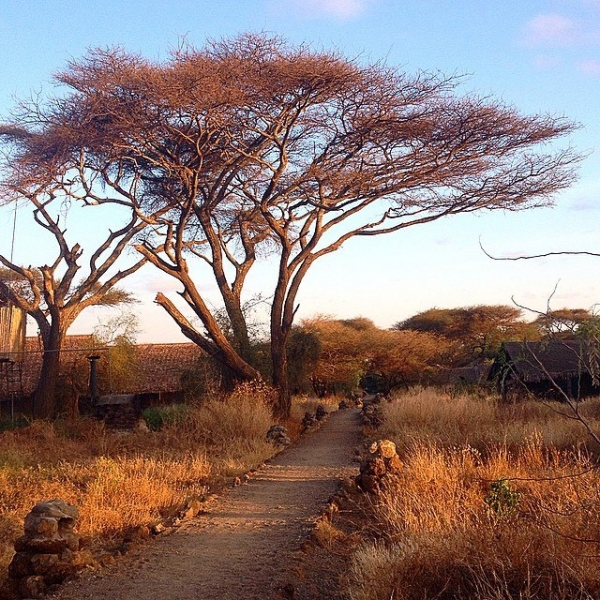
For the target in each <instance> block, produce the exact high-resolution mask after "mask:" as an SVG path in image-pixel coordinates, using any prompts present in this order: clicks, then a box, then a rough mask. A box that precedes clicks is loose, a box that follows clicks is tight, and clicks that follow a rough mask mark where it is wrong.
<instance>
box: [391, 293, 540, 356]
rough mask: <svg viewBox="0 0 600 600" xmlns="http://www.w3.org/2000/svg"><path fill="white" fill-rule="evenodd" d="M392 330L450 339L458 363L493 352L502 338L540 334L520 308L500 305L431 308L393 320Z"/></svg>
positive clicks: (511, 338)
mask: <svg viewBox="0 0 600 600" xmlns="http://www.w3.org/2000/svg"><path fill="white" fill-rule="evenodd" d="M393 329H396V330H399V331H421V332H427V333H434V334H436V335H438V336H442V337H444V338H446V339H447V340H450V341H451V342H453V344H454V349H453V350H454V351H453V352H452V358H453V360H454V361H455V362H456V361H458V362H459V363H461V364H463V363H468V362H471V361H472V360H475V359H477V358H480V357H482V356H483V357H485V356H487V357H489V356H490V355H493V354H495V352H496V351H497V350H498V348H499V347H500V344H501V343H502V342H503V341H509V340H521V339H523V338H527V339H529V340H533V339H536V338H537V337H539V334H538V327H537V325H533V324H530V323H527V322H526V321H524V320H523V313H522V311H521V309H520V308H517V307H515V306H505V305H502V304H500V305H485V304H481V305H477V306H466V307H460V308H430V309H428V310H425V311H423V312H420V313H418V314H416V315H413V316H412V317H409V318H408V319H405V320H404V321H399V322H397V323H395V324H394V325H393Z"/></svg>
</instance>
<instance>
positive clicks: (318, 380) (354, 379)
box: [302, 317, 447, 393]
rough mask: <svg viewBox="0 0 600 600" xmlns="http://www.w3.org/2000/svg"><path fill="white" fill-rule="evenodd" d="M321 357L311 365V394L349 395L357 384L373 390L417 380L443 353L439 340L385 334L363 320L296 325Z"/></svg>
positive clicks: (323, 319)
mask: <svg viewBox="0 0 600 600" xmlns="http://www.w3.org/2000/svg"><path fill="white" fill-rule="evenodd" d="M302 330H304V331H305V332H307V333H310V334H312V335H314V336H315V337H316V338H317V339H318V340H319V342H320V345H321V352H320V355H319V357H318V359H317V360H316V362H315V365H314V370H313V382H314V385H315V390H316V391H317V392H320V393H323V392H325V391H332V392H335V391H351V390H353V389H355V388H356V387H357V386H358V385H359V383H360V382H361V381H365V380H369V381H376V382H377V386H378V391H384V392H389V391H390V390H392V389H393V388H395V387H398V386H400V385H402V386H409V385H414V384H416V383H419V382H421V381H423V379H424V377H426V375H427V373H428V371H431V370H433V369H435V365H436V364H437V362H438V361H439V357H440V355H441V354H443V353H444V352H445V351H446V349H447V343H445V342H444V340H443V338H442V339H440V338H439V337H438V336H436V335H434V334H432V333H424V332H419V331H390V330H387V329H380V328H378V327H377V326H376V325H375V324H374V323H373V322H372V321H370V320H369V319H364V318H358V319H350V320H338V319H333V318H330V317H316V318H313V319H309V320H306V321H303V322H302Z"/></svg>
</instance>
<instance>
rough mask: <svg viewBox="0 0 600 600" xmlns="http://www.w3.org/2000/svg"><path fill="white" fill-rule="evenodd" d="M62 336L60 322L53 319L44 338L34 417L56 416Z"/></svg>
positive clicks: (35, 395) (34, 400)
mask: <svg viewBox="0 0 600 600" xmlns="http://www.w3.org/2000/svg"><path fill="white" fill-rule="evenodd" d="M62 338H63V335H62V332H61V327H60V323H59V322H58V321H55V320H54V319H53V321H52V324H51V325H50V329H49V331H48V334H47V336H45V339H43V345H44V354H43V356H42V369H41V372H40V378H39V380H38V385H37V387H36V390H35V392H34V396H33V416H34V418H40V419H53V418H54V417H56V408H57V402H56V388H57V385H58V379H59V375H60V349H61V346H62Z"/></svg>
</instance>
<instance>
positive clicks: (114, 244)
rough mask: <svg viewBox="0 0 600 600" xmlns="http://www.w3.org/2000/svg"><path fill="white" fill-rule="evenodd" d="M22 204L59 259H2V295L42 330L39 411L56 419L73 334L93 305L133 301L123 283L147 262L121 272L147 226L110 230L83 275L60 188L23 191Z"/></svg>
mask: <svg viewBox="0 0 600 600" xmlns="http://www.w3.org/2000/svg"><path fill="white" fill-rule="evenodd" d="M15 191H17V190H15ZM19 199H20V201H21V202H24V204H23V206H22V207H21V208H20V209H19V210H22V211H24V210H27V209H30V210H31V211H32V213H33V218H34V220H35V223H36V224H37V225H38V226H39V227H40V228H41V231H42V232H46V233H47V234H49V236H50V239H52V240H53V241H54V242H55V246H56V254H55V257H54V260H53V262H51V263H46V264H41V265H40V266H38V267H31V266H29V267H24V266H21V265H19V264H17V263H15V262H13V261H12V260H10V259H9V258H8V257H6V256H3V255H0V264H1V265H2V266H3V268H4V270H3V271H2V272H0V294H1V295H2V296H4V297H5V298H6V299H8V300H9V301H10V302H11V303H12V304H13V305H15V306H17V307H18V308H20V309H21V310H22V311H24V312H25V313H27V314H28V315H29V316H30V317H32V318H33V319H34V321H35V322H36V324H37V326H38V328H39V334H40V337H41V340H42V346H43V358H42V369H41V375H40V379H39V381H38V384H37V388H36V391H35V395H34V411H35V415H36V416H37V417H42V418H52V417H54V416H55V414H56V410H57V385H58V383H59V374H60V355H61V348H62V346H63V342H64V338H65V335H66V334H67V330H68V329H69V327H70V326H71V325H72V324H73V322H74V321H75V319H76V318H77V317H78V316H79V315H80V314H81V313H82V312H83V311H84V310H85V309H86V308H88V307H90V306H118V305H122V304H127V303H131V302H132V301H133V298H132V296H131V295H130V294H129V293H128V292H126V291H124V290H122V289H119V288H118V287H117V284H118V283H119V282H120V281H121V280H122V279H124V278H125V277H127V276H128V275H130V274H132V273H134V272H135V271H137V270H138V269H139V268H140V267H141V266H142V265H143V264H144V263H145V262H146V259H145V258H143V257H138V258H136V260H135V261H133V262H131V261H130V262H129V264H128V266H126V267H123V268H122V269H117V268H116V267H117V264H118V263H117V261H118V260H119V259H120V258H121V255H122V254H123V252H124V251H125V249H126V248H127V247H128V244H129V243H130V242H131V241H132V240H133V239H134V238H135V236H136V235H137V234H138V233H139V231H140V230H141V229H142V228H143V226H144V225H145V224H144V223H143V222H136V221H137V219H136V217H135V215H134V214H133V215H132V216H131V218H130V220H129V221H128V222H126V223H125V224H124V226H122V227H121V228H120V229H118V230H116V231H110V232H109V233H108V235H107V236H106V237H105V238H104V239H103V241H102V242H101V243H100V244H99V245H98V246H97V247H96V248H95V250H94V252H93V253H92V254H91V256H90V258H89V262H88V264H87V268H84V269H83V271H82V257H83V253H84V250H83V248H82V246H81V245H80V244H78V243H74V244H70V243H69V241H68V239H67V236H66V229H64V228H63V227H61V226H60V219H61V210H62V208H63V205H62V201H61V200H59V198H58V190H57V189H56V185H55V186H53V187H45V188H40V187H34V188H32V189H31V190H29V191H26V190H20V191H19ZM44 258H45V257H40V260H44Z"/></svg>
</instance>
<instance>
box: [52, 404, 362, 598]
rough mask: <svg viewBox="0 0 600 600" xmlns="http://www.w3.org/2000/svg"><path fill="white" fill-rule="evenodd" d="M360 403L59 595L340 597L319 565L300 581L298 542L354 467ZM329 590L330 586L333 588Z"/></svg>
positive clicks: (96, 596) (352, 473) (332, 577)
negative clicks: (133, 552)
mask: <svg viewBox="0 0 600 600" xmlns="http://www.w3.org/2000/svg"><path fill="white" fill-rule="evenodd" d="M358 432H359V424H358V417H357V411H355V410H345V411H337V412H335V413H332V414H331V415H329V417H328V418H327V420H326V421H325V423H324V424H323V425H322V426H321V428H320V429H318V430H317V431H314V432H312V433H309V434H307V435H305V436H303V437H302V438H301V439H300V440H299V441H298V442H297V443H296V444H295V445H294V446H293V447H291V448H288V449H287V450H285V451H284V452H282V453H281V454H279V455H278V456H277V457H275V458H274V459H273V460H272V461H270V462H269V463H268V464H267V465H265V466H264V467H262V468H261V469H260V470H258V471H256V472H255V473H254V474H253V476H252V477H251V479H250V480H249V481H248V482H247V483H244V484H242V485H240V486H238V487H234V488H231V489H229V490H227V491H226V492H225V493H224V494H223V495H221V496H220V497H219V498H217V499H216V500H214V501H213V502H212V503H211V504H210V505H209V507H208V512H207V514H202V515H200V516H198V517H196V518H194V519H192V520H190V521H187V522H186V523H185V524H184V525H183V526H182V527H181V528H180V529H179V530H178V531H177V532H176V533H174V534H172V535H170V536H168V537H165V538H164V539H159V540H157V541H155V542H153V543H152V544H149V545H148V546H146V547H145V548H144V550H143V552H141V553H139V554H138V555H137V556H135V557H125V558H124V559H123V561H122V563H121V564H120V565H119V567H118V568H117V569H115V570H114V572H105V573H101V574H91V575H88V576H86V577H83V578H81V579H79V580H77V581H73V582H70V583H68V584H66V585H65V586H64V587H63V589H62V590H61V591H60V592H59V594H58V595H56V596H54V597H55V598H60V599H61V600H87V599H111V600H230V599H231V600H233V599H235V600H258V599H260V600H269V599H276V598H277V599H280V598H295V599H297V600H313V598H321V599H322V600H325V597H326V596H327V597H334V596H336V591H335V587H336V586H335V581H334V580H336V579H337V577H336V575H337V574H336V573H329V574H328V573H327V572H326V571H325V573H324V572H323V569H325V570H326V569H327V568H330V569H331V568H336V567H335V566H332V565H329V567H327V565H324V564H322V565H320V568H321V572H320V573H317V574H316V576H317V577H319V578H320V579H321V582H320V583H323V584H325V585H321V584H315V583H314V582H313V583H312V584H311V582H310V581H309V580H310V577H309V578H308V579H307V578H306V576H303V577H301V578H300V579H301V580H304V583H303V584H302V583H300V584H299V583H298V582H299V578H298V571H299V570H300V567H299V566H298V565H299V554H300V553H299V550H300V548H301V546H302V544H303V542H304V541H305V540H306V539H307V536H308V535H309V533H310V530H311V529H312V527H313V525H314V523H315V522H316V520H317V519H318V517H319V516H320V514H321V511H322V510H323V509H324V508H325V506H326V505H327V501H328V499H329V498H330V497H331V496H332V495H333V494H334V493H335V492H336V491H337V489H338V487H339V483H340V481H341V480H342V479H343V478H345V477H348V476H351V475H354V474H356V473H357V471H358V466H357V464H356V463H355V462H353V460H352V459H353V455H354V450H355V448H356V447H357V444H358ZM324 589H325V590H326V589H331V595H329V594H328V592H327V591H323V590H324Z"/></svg>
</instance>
